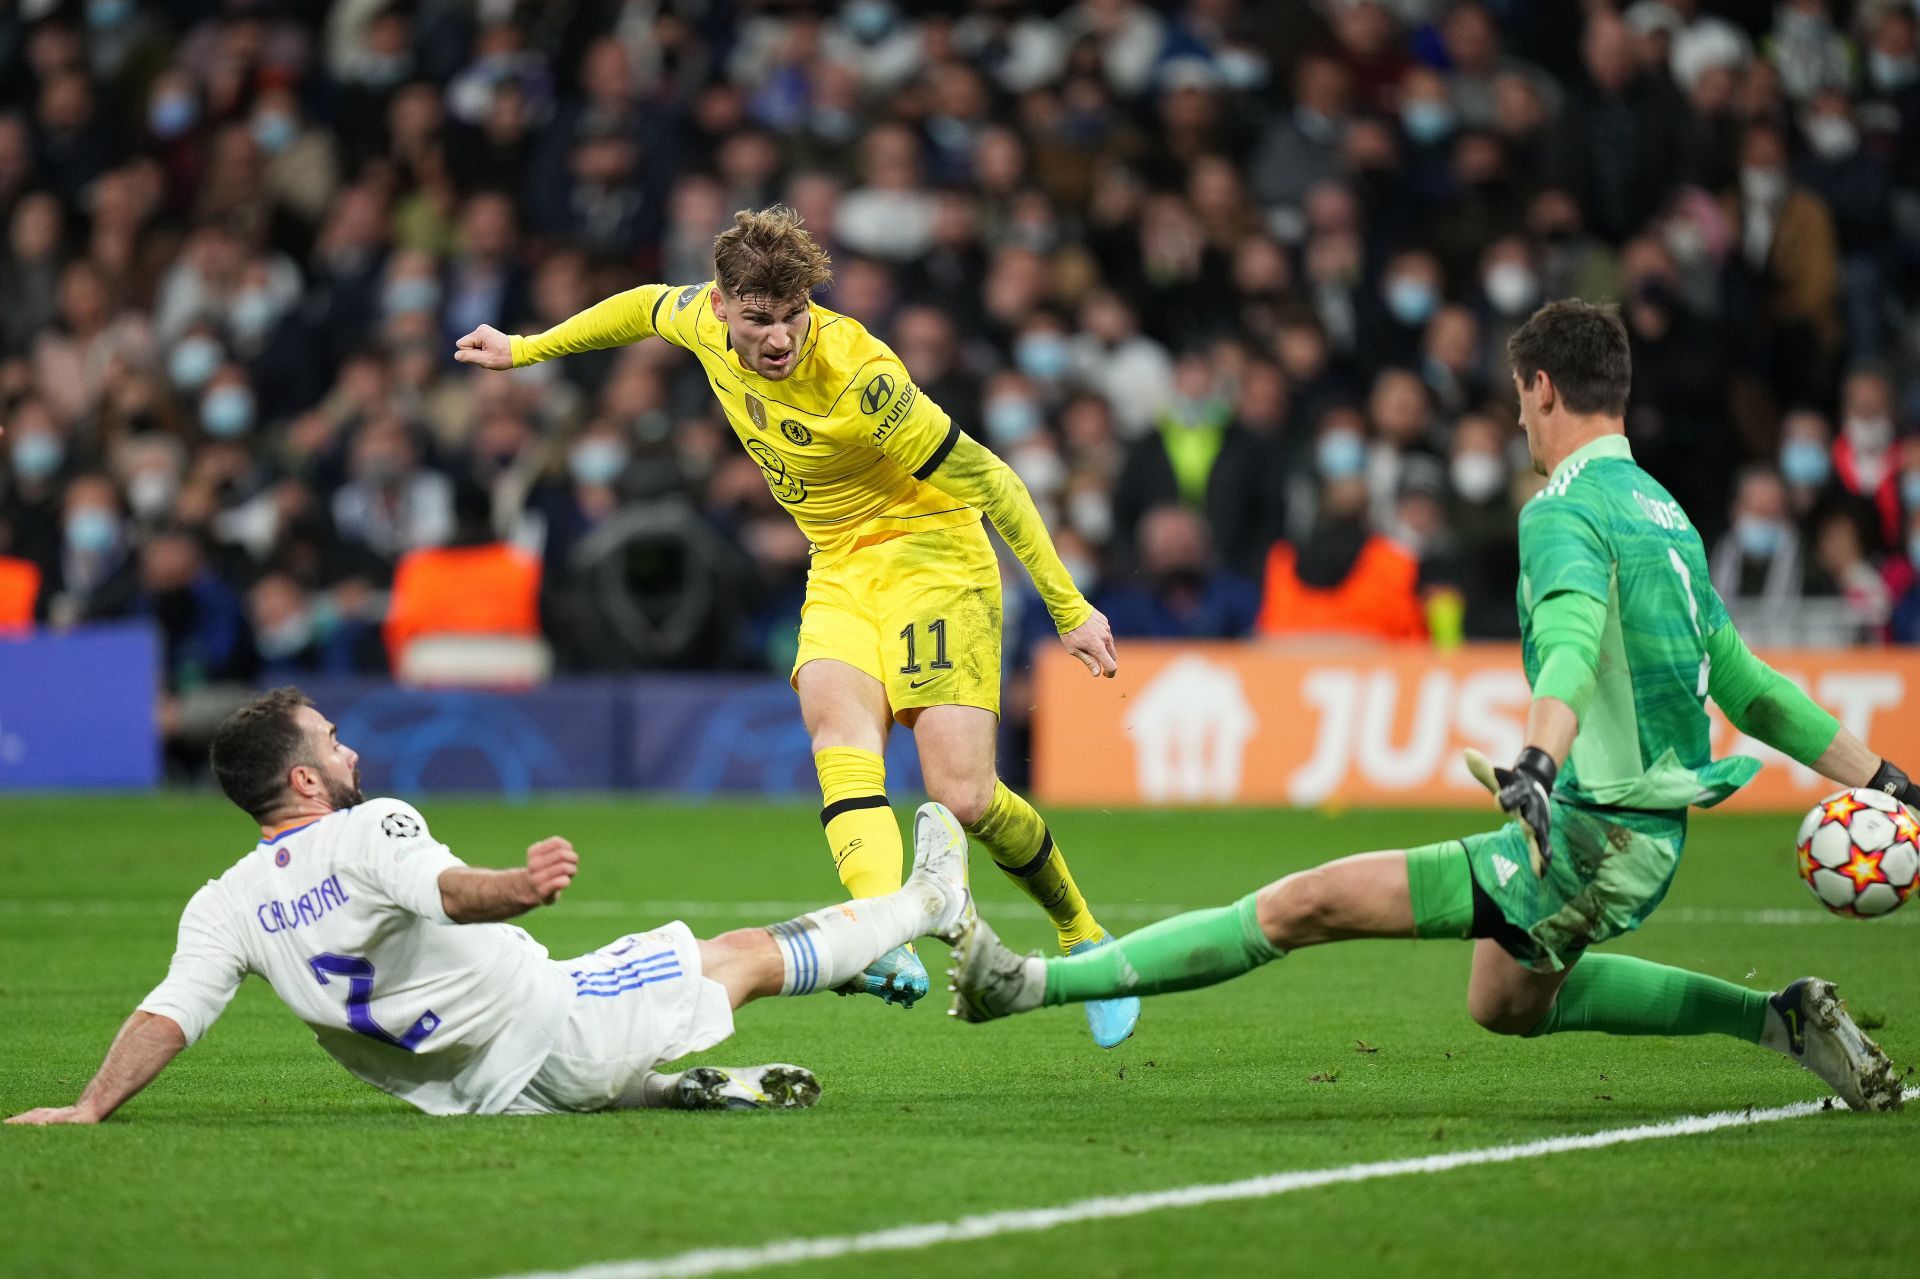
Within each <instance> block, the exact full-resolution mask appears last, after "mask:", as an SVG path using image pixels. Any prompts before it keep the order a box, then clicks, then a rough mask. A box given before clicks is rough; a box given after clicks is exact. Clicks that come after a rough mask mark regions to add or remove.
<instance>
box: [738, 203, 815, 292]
mask: <svg viewBox="0 0 1920 1279" xmlns="http://www.w3.org/2000/svg"><path fill="white" fill-rule="evenodd" d="M713 270H714V278H715V279H716V280H717V281H718V282H719V284H720V291H721V292H722V293H724V294H726V295H727V296H728V297H730V298H742V297H748V296H753V297H764V298H772V299H775V300H778V301H786V300H788V299H793V298H803V297H807V296H809V295H810V294H812V292H813V291H814V290H815V289H817V288H819V287H820V286H821V285H823V284H826V283H827V282H828V281H829V280H831V279H833V262H832V260H831V259H830V258H828V257H827V251H826V250H825V249H823V248H821V247H820V245H819V244H818V243H817V242H816V241H815V240H814V238H813V237H812V236H811V235H809V234H808V233H807V229H806V227H805V225H804V224H802V222H801V220H800V215H799V214H798V213H795V212H794V211H793V210H792V209H791V208H789V207H788V206H786V205H784V204H776V205H773V206H772V207H771V208H766V209H761V210H760V211H759V212H757V213H756V212H754V211H753V210H752V209H742V210H740V211H739V212H738V213H736V214H734V215H733V226H732V228H731V229H730V230H727V231H722V232H721V233H720V235H719V236H718V237H717V238H716V239H715V240H714V242H713Z"/></svg>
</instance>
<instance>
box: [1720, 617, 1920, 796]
mask: <svg viewBox="0 0 1920 1279" xmlns="http://www.w3.org/2000/svg"><path fill="white" fill-rule="evenodd" d="M1707 657H1708V660H1709V663H1710V665H1709V666H1708V668H1707V693H1708V695H1709V696H1710V697H1712V698H1713V700H1714V702H1715V704H1716V705H1718V706H1719V707H1720V709H1721V710H1723V711H1725V712H1726V713H1727V718H1728V719H1729V720H1731V721H1732V722H1733V726H1734V727H1735V728H1737V729H1739V730H1740V731H1741V732H1743V733H1745V734H1746V735H1747V736H1749V737H1752V738H1756V739H1757V740H1759V741H1763V742H1765V743H1766V744H1767V745H1769V746H1771V747H1773V748H1774V749H1775V750H1777V751H1779V752H1780V753H1781V754H1783V755H1785V756H1787V757H1788V758H1789V759H1792V760H1795V761H1797V762H1799V763H1802V764H1805V765H1806V766H1807V767H1809V768H1811V769H1813V770H1814V771H1815V772H1816V773H1819V774H1820V775H1821V776H1822V777H1825V778H1827V779H1828V780H1830V781H1834V782H1838V783H1839V784H1840V785H1842V786H1865V787H1868V788H1870V789H1872V790H1877V791H1885V792H1886V793H1887V794H1889V795H1891V796H1893V797H1894V798H1895V799H1898V800H1900V801H1901V802H1902V803H1905V804H1910V805H1916V806H1920V787H1916V786H1915V785H1914V784H1913V781H1912V779H1911V778H1909V777H1908V776H1907V774H1906V773H1905V772H1903V771H1902V770H1901V769H1900V768H1899V767H1898V766H1897V765H1895V764H1893V763H1892V762H1891V761H1888V760H1884V759H1882V758H1880V756H1878V755H1876V754H1875V753H1874V752H1873V750H1872V749H1871V748H1869V747H1868V746H1867V744H1866V743H1865V742H1863V741H1861V740H1860V739H1859V738H1858V737H1855V736H1854V735H1853V734H1852V733H1850V732H1848V731H1847V730H1846V729H1845V728H1844V727H1842V726H1841V723H1840V721H1839V720H1837V719H1835V718H1834V717H1833V714H1832V712H1830V711H1828V710H1827V709H1826V707H1824V706H1822V705H1820V703H1818V702H1816V701H1814V700H1813V699H1812V698H1811V697H1808V696H1807V695H1806V693H1805V692H1803V691H1802V690H1801V688H1800V686H1799V685H1798V684H1795V683H1794V682H1793V681H1792V680H1790V679H1788V678H1787V677H1786V676H1784V675H1782V674H1781V673H1780V672H1779V671H1776V670H1774V669H1773V667H1771V666H1769V665H1767V664H1766V663H1765V662H1764V661H1762V660H1760V658H1759V657H1757V656H1755V655H1754V652H1753V650H1752V649H1750V648H1748V647H1747V642H1746V641H1745V640H1743V639H1741V638H1740V632H1739V631H1737V630H1735V629H1734V626H1733V623H1732V622H1728V623H1727V624H1726V625H1725V626H1722V627H1721V628H1720V629H1719V630H1717V631H1715V632H1714V633H1713V634H1711V635H1709V636H1708V637H1707Z"/></svg>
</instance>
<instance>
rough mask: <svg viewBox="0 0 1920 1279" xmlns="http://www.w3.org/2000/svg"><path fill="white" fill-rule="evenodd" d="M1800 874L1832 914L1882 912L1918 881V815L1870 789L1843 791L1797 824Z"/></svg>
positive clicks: (1919, 883)
mask: <svg viewBox="0 0 1920 1279" xmlns="http://www.w3.org/2000/svg"><path fill="white" fill-rule="evenodd" d="M1798 843H1799V850H1800V878H1802V879H1804V880H1806V881H1807V887H1808V888H1810V889H1812V890H1813V895H1814V896H1815V897H1818V898H1819V899H1820V903H1821V904H1822V905H1823V906H1825V907H1826V908H1827V909H1828V910H1830V911H1832V912H1834V913H1835V914H1836V915H1852V916H1854V917H1855V918H1859V919H1872V918H1874V917H1875V916H1878V915H1885V914H1887V913H1888V912H1889V911H1891V910H1893V909H1894V907H1896V906H1898V905H1899V904H1900V903H1901V902H1903V901H1905V900H1907V898H1909V897H1911V896H1913V895H1914V891H1915V888H1916V887H1917V886H1920V820H1917V819H1915V817H1914V815H1913V812H1912V810H1911V809H1909V808H1908V807H1907V806H1906V805H1905V804H1902V803H1901V802H1900V801H1899V800H1897V799H1895V798H1893V797H1892V796H1891V795H1883V794H1881V793H1880V792H1879V791H1875V790H1843V791H1840V792H1838V793H1837V794H1833V795H1829V796H1827V798H1825V799H1823V800H1821V801H1820V802H1819V803H1818V804H1815V805H1814V806H1813V810H1812V811H1811V812H1809V813H1808V814H1807V816H1806V820H1805V821H1803V822H1801V823H1800V838H1799V841H1798Z"/></svg>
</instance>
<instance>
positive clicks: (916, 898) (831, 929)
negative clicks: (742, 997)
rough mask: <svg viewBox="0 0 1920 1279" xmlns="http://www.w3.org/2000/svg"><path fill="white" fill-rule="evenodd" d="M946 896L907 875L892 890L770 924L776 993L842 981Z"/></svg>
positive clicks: (908, 937) (926, 920) (900, 939)
mask: <svg viewBox="0 0 1920 1279" xmlns="http://www.w3.org/2000/svg"><path fill="white" fill-rule="evenodd" d="M945 904H946V899H945V897H943V896H942V894H941V892H940V890H939V888H937V887H936V886H934V885H933V884H930V883H926V882H923V881H919V880H913V879H909V880H908V881H907V883H906V886H905V887H903V888H902V889H901V890H900V891H899V892H897V893H889V894H887V896H885V897H862V898H860V899H859V900H857V901H850V902H842V903H840V904H839V905H838V906H828V907H826V908H825V909H824V910H816V911H814V912H812V913H811V914H807V915H802V916H800V918H798V919H790V920H788V921H787V922H786V923H784V924H774V925H772V926H770V927H769V928H768V929H767V931H768V932H769V933H771V934H773V940H774V944H775V945H777V946H779V948H780V963H781V965H782V969H783V971H782V974H781V978H780V993H781V994H783V995H811V994H812V993H813V992H815V991H817V990H833V989H835V988H836V987H840V986H844V985H846V984H847V983H848V982H850V981H852V980H853V979H854V978H855V977H858V976H859V975H860V974H861V973H863V972H865V971H866V968H867V965H869V964H871V963H872V962H873V961H874V960H876V959H878V958H880V956H882V955H884V954H886V953H887V952H888V951H890V950H892V949H893V948H894V947H895V946H904V945H905V944H906V943H908V942H910V941H912V940H913V939H914V938H916V937H918V936H920V935H921V934H923V933H925V932H926V931H927V930H928V929H929V928H931V927H932V926H933V921H934V920H935V919H936V918H937V917H938V915H939V913H940V911H941V909H942V908H943V907H944V906H945Z"/></svg>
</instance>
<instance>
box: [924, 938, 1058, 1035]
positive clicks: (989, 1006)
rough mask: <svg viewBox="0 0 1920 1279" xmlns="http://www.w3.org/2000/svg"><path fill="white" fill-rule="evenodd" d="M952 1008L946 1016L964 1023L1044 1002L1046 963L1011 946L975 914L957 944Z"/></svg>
mask: <svg viewBox="0 0 1920 1279" xmlns="http://www.w3.org/2000/svg"><path fill="white" fill-rule="evenodd" d="M947 975H948V976H950V977H952V978H953V981H952V982H951V984H949V985H948V987H947V989H948V990H950V991H952V992H953V1006H952V1007H951V1008H949V1009H948V1010H947V1016H949V1017H958V1018H959V1019H960V1020H961V1021H969V1022H981V1021H992V1020H994V1019H995V1018H997V1017H1006V1016H1010V1015H1011V1014H1013V1013H1024V1012H1029V1011H1031V1010H1033V1009H1035V1008H1038V1007H1039V1006H1040V1001H1041V999H1042V998H1043V997H1044V996H1045V995H1046V993H1047V965H1046V961H1045V960H1043V959H1041V958H1040V957H1039V956H1037V955H1019V954H1015V953H1014V952H1013V951H1012V950H1010V949H1009V948H1008V947H1007V945H1006V943H1004V942H1002V941H1001V940H1000V935H999V934H998V933H996V932H994V931H993V926H992V925H991V924H989V923H987V921H986V920H984V919H980V918H977V917H976V918H975V919H974V921H973V926H972V927H971V928H969V929H968V930H967V931H966V932H965V933H964V934H963V935H962V936H961V938H960V940H959V941H958V942H957V943H956V944H955V945H954V948H953V967H952V968H949V969H948V970H947Z"/></svg>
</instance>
